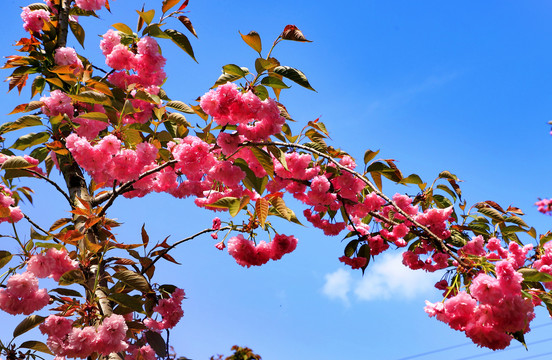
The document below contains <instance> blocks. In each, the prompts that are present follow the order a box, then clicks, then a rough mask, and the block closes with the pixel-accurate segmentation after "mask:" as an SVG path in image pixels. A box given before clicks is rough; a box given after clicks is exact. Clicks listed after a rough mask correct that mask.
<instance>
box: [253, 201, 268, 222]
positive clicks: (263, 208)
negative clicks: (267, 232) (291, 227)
mask: <svg viewBox="0 0 552 360" xmlns="http://www.w3.org/2000/svg"><path fill="white" fill-rule="evenodd" d="M268 206H269V204H268V201H267V200H266V199H264V198H259V200H257V202H256V203H255V213H256V214H257V219H259V223H260V224H261V227H262V228H263V229H264V227H265V221H266V217H267V216H268Z"/></svg>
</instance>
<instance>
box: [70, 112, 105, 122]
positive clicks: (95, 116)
mask: <svg viewBox="0 0 552 360" xmlns="http://www.w3.org/2000/svg"><path fill="white" fill-rule="evenodd" d="M77 119H87V120H96V121H102V122H105V123H106V122H109V118H108V117H107V115H106V114H104V113H102V112H89V113H84V114H80V115H79V116H77Z"/></svg>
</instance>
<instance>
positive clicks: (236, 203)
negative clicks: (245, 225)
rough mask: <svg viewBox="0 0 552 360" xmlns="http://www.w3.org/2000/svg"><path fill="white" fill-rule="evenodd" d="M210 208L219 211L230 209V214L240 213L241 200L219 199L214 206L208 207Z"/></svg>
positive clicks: (233, 198) (228, 197)
mask: <svg viewBox="0 0 552 360" xmlns="http://www.w3.org/2000/svg"><path fill="white" fill-rule="evenodd" d="M207 206H208V207H214V208H219V209H228V210H229V211H230V212H236V213H237V211H239V207H240V199H238V198H235V197H230V196H227V197H223V198H220V199H218V200H217V201H215V202H214V203H212V204H209V205H207Z"/></svg>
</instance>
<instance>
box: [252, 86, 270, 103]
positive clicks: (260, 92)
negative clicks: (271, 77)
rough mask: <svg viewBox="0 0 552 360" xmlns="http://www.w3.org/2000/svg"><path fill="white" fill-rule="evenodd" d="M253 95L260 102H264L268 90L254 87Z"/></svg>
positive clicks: (262, 87)
mask: <svg viewBox="0 0 552 360" xmlns="http://www.w3.org/2000/svg"><path fill="white" fill-rule="evenodd" d="M255 95H257V96H258V97H259V99H261V100H266V99H267V98H268V90H267V89H266V87H264V86H263V85H257V86H255Z"/></svg>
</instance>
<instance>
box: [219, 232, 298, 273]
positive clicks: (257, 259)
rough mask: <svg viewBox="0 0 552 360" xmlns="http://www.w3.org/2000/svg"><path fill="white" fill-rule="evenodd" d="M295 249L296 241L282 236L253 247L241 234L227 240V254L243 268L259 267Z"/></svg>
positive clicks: (276, 236) (251, 242) (278, 235)
mask: <svg viewBox="0 0 552 360" xmlns="http://www.w3.org/2000/svg"><path fill="white" fill-rule="evenodd" d="M296 247H297V239H296V238H295V237H294V236H286V235H283V234H277V235H275V236H274V239H272V241H271V242H269V243H268V244H267V243H266V242H264V241H260V242H259V243H258V244H257V245H255V244H254V243H253V241H251V240H247V239H245V238H244V237H243V235H242V234H239V235H238V236H234V237H232V238H230V240H228V253H229V254H230V255H232V257H233V258H234V259H235V260H236V262H237V263H238V264H239V265H241V266H244V267H250V266H260V265H263V264H266V263H267V262H268V260H280V259H281V258H282V256H284V255H285V254H289V253H291V252H293V250H295V248H296Z"/></svg>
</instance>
